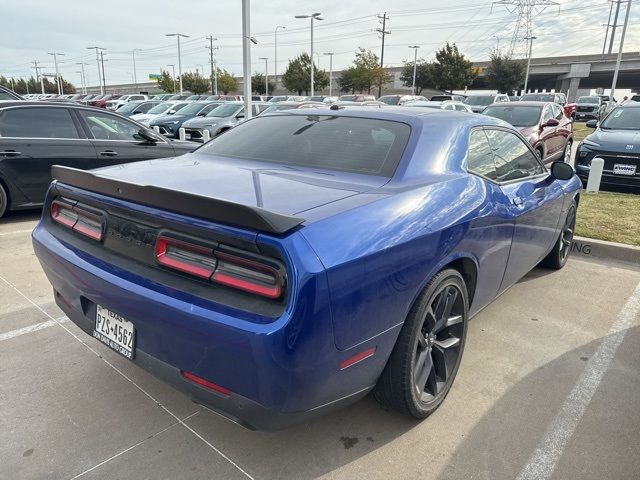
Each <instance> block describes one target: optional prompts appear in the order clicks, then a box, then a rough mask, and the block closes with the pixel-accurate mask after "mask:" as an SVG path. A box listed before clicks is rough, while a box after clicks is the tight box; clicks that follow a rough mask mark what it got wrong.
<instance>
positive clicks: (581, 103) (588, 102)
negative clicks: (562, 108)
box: [574, 95, 607, 120]
mask: <svg viewBox="0 0 640 480" xmlns="http://www.w3.org/2000/svg"><path fill="white" fill-rule="evenodd" d="M606 107H607V106H606V103H605V102H604V100H603V99H602V97H600V96H598V95H587V96H583V97H579V98H578V101H577V102H576V111H575V114H574V118H575V119H576V120H600V119H601V118H602V117H603V116H604V113H605V110H606Z"/></svg>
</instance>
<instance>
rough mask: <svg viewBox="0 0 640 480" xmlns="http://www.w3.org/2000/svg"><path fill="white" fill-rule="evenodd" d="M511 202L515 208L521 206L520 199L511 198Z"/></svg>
mask: <svg viewBox="0 0 640 480" xmlns="http://www.w3.org/2000/svg"><path fill="white" fill-rule="evenodd" d="M512 201H513V204H514V205H515V206H517V207H519V206H521V205H522V203H523V201H522V198H520V197H513V200H512Z"/></svg>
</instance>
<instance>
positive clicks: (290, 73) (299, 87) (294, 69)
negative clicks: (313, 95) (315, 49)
mask: <svg viewBox="0 0 640 480" xmlns="http://www.w3.org/2000/svg"><path fill="white" fill-rule="evenodd" d="M328 85H329V75H327V72H325V71H324V70H317V69H316V66H315V64H314V66H313V86H314V90H316V91H318V92H320V91H322V90H324V89H325V88H326V87H327V86H328ZM282 86H283V87H284V88H286V89H287V90H289V91H290V92H297V94H298V95H302V92H304V93H305V95H308V94H309V90H310V89H311V58H309V55H308V54H307V53H303V54H302V55H298V56H297V57H296V58H294V59H293V60H289V65H287V70H286V71H285V72H284V74H283V75H282Z"/></svg>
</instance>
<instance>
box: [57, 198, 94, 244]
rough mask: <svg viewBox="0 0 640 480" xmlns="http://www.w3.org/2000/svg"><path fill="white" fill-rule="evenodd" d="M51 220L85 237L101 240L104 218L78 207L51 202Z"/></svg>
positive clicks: (60, 202)
mask: <svg viewBox="0 0 640 480" xmlns="http://www.w3.org/2000/svg"><path fill="white" fill-rule="evenodd" d="M51 218H52V219H53V220H54V221H55V222H57V223H59V224H60V225H64V226H65V227H67V228H70V229H72V230H74V231H76V232H78V233H80V234H82V235H84V236H86V237H89V238H92V239H93V240H96V241H98V242H99V241H100V240H102V234H103V232H104V216H103V215H102V214H101V213H94V212H91V211H89V210H88V209H87V208H83V207H81V206H78V205H70V204H68V203H66V202H63V201H60V200H54V201H53V202H51Z"/></svg>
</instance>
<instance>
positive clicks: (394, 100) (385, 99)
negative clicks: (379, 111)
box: [378, 95, 400, 105]
mask: <svg viewBox="0 0 640 480" xmlns="http://www.w3.org/2000/svg"><path fill="white" fill-rule="evenodd" d="M398 100H400V97H398V96H396V95H384V96H382V97H380V98H379V99H378V101H379V102H382V103H386V104H387V105H397V104H398Z"/></svg>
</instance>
